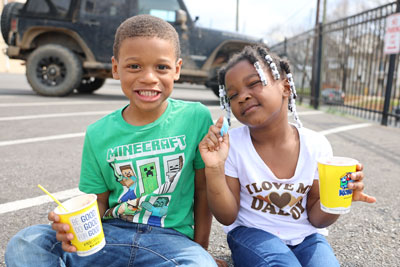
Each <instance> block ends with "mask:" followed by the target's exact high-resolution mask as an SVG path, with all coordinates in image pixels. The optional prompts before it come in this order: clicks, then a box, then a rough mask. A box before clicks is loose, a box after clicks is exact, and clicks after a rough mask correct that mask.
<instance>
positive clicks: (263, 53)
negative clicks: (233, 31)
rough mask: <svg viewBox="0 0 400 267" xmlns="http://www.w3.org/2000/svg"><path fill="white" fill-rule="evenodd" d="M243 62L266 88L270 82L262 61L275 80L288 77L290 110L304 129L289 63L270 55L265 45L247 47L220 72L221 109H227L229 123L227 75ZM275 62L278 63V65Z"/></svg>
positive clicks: (299, 125)
mask: <svg viewBox="0 0 400 267" xmlns="http://www.w3.org/2000/svg"><path fill="white" fill-rule="evenodd" d="M242 60H247V61H248V62H250V63H251V64H252V65H253V66H254V68H255V69H256V71H257V73H258V75H259V76H260V80H261V82H262V84H263V85H264V86H265V85H267V83H268V80H267V76H266V75H265V73H264V70H263V68H262V67H261V64H260V61H261V62H263V63H264V65H265V66H267V67H268V68H269V70H270V71H271V73H272V77H274V79H275V80H279V79H281V77H285V76H286V78H287V79H288V82H289V85H290V96H289V103H288V109H289V111H291V112H292V114H293V117H294V120H295V122H296V124H297V125H298V127H302V123H301V121H300V119H299V116H298V115H297V111H296V103H295V99H296V97H297V94H296V87H295V85H294V82H293V75H292V73H291V72H290V66H289V63H288V62H287V61H286V60H283V59H281V58H280V57H278V56H277V55H274V54H272V53H269V52H268V50H267V48H266V47H265V46H263V45H254V46H246V47H245V48H244V49H243V50H242V51H241V52H240V53H238V54H235V55H234V56H233V57H232V58H231V59H230V60H229V61H228V63H227V64H226V65H225V66H224V67H222V68H221V69H220V70H219V72H218V83H219V97H220V103H221V108H222V109H226V111H227V119H228V122H230V116H231V114H230V113H231V109H230V104H229V100H228V98H227V95H226V91H225V74H226V73H227V72H228V70H230V69H231V68H232V67H233V66H235V65H236V64H237V63H238V62H240V61H242ZM275 62H277V64H276V63H275Z"/></svg>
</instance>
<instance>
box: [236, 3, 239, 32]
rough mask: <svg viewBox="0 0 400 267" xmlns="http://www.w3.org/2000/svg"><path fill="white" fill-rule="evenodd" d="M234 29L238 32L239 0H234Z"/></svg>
mask: <svg viewBox="0 0 400 267" xmlns="http://www.w3.org/2000/svg"><path fill="white" fill-rule="evenodd" d="M236 31H237V32H239V0H236Z"/></svg>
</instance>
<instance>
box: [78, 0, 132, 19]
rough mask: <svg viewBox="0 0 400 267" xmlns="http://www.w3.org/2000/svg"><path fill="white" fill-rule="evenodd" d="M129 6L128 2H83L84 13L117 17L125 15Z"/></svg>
mask: <svg viewBox="0 0 400 267" xmlns="http://www.w3.org/2000/svg"><path fill="white" fill-rule="evenodd" d="M127 6H128V3H127V0H109V1H98V0H83V1H82V13H86V14H90V15H102V16H111V17H116V16H120V15H121V14H122V13H124V10H125V9H126V8H127Z"/></svg>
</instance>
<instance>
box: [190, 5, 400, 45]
mask: <svg viewBox="0 0 400 267" xmlns="http://www.w3.org/2000/svg"><path fill="white" fill-rule="evenodd" d="M237 1H238V0H202V1H199V0H185V4H186V6H187V8H188V9H189V12H190V15H191V17H192V18H193V19H194V17H195V16H199V20H198V21H197V25H199V26H202V27H209V28H214V29H220V30H228V31H235V30H236V3H237ZM320 2H321V11H320V12H321V14H322V6H323V2H324V0H320ZM326 2H327V16H328V15H329V12H330V11H332V12H333V10H334V9H336V8H337V7H338V5H343V4H344V2H347V3H348V5H349V9H348V13H350V14H348V15H353V14H356V13H358V12H361V11H362V10H365V9H369V8H374V7H377V6H380V5H382V4H386V3H391V2H393V0H347V1H346V0H326ZM316 6H317V0H240V1H239V23H238V25H239V32H240V33H244V34H248V35H252V36H255V37H259V38H264V39H265V40H266V41H267V42H269V43H274V42H279V41H281V40H283V39H284V37H291V36H293V35H295V34H298V33H301V32H304V31H306V30H309V29H311V28H312V27H313V26H314V25H315V17H316ZM321 18H322V15H321Z"/></svg>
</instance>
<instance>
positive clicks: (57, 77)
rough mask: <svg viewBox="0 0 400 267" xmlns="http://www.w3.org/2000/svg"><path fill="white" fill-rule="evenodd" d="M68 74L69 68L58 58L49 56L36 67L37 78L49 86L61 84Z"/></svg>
mask: <svg viewBox="0 0 400 267" xmlns="http://www.w3.org/2000/svg"><path fill="white" fill-rule="evenodd" d="M66 74H67V68H66V66H65V64H64V62H63V61H61V60H60V59H59V58H58V57H53V56H49V57H46V58H42V59H41V60H40V61H39V62H38V64H37V67H36V76H37V78H38V79H39V81H40V82H41V83H42V84H44V85H47V86H57V85H59V84H61V83H62V82H63V81H64V79H65V76H66Z"/></svg>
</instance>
